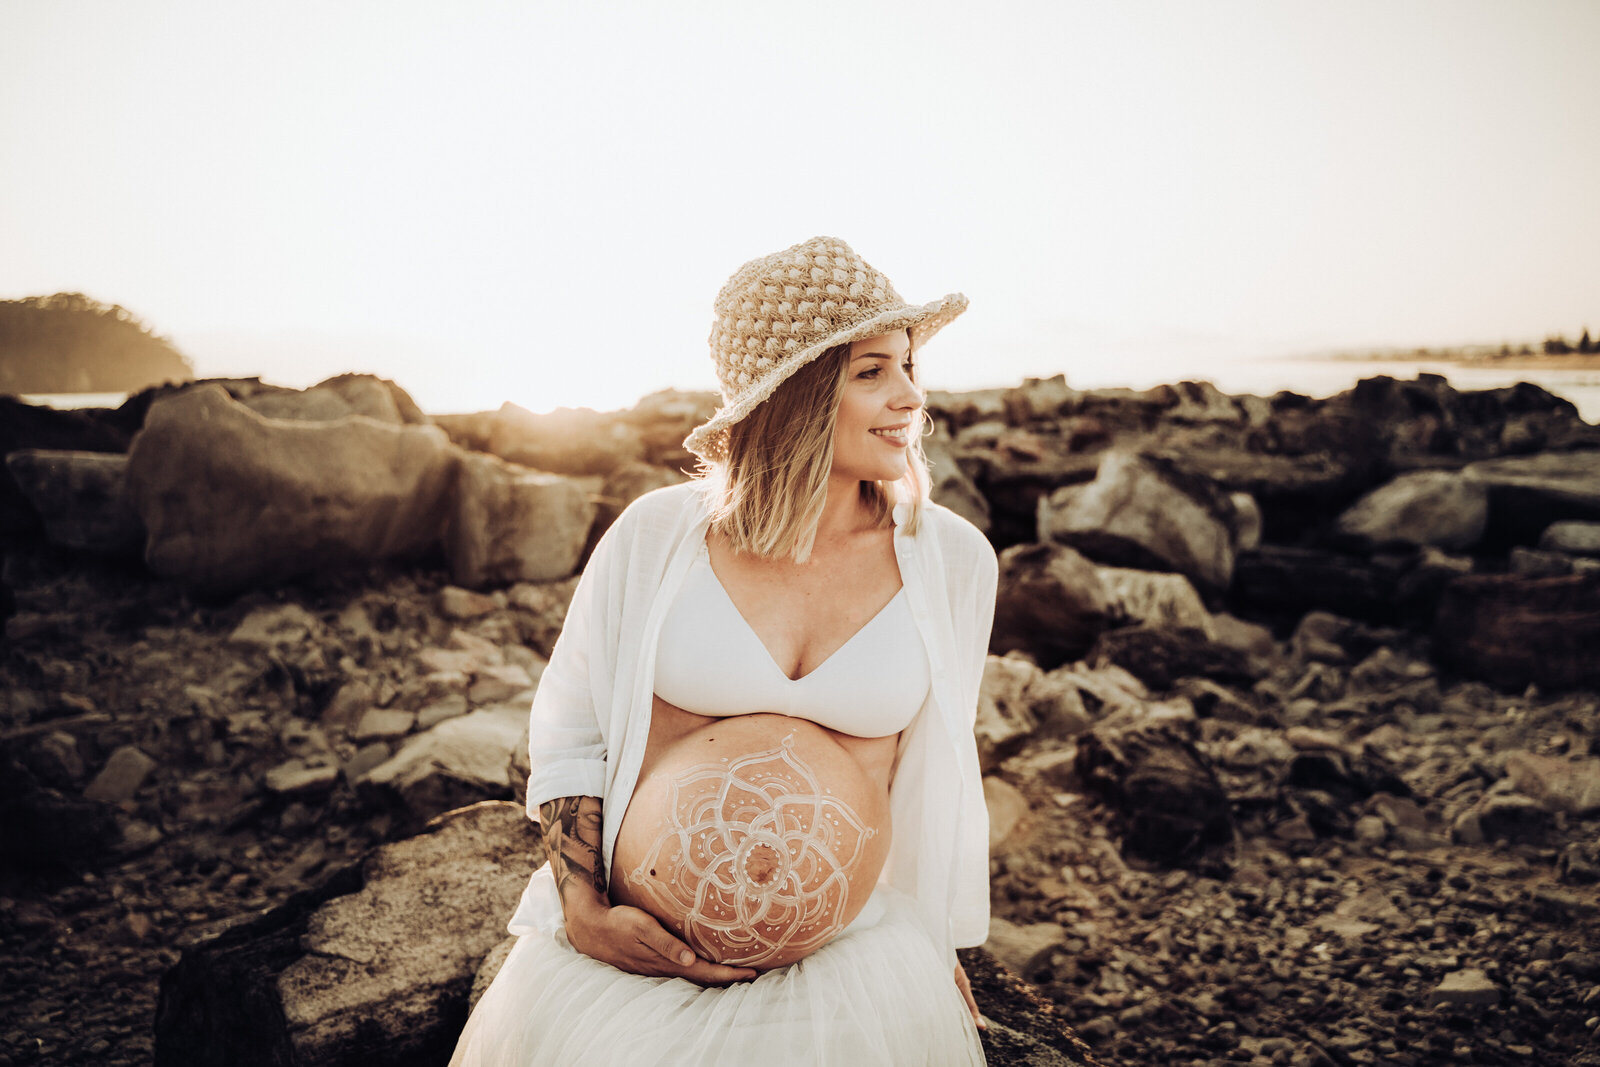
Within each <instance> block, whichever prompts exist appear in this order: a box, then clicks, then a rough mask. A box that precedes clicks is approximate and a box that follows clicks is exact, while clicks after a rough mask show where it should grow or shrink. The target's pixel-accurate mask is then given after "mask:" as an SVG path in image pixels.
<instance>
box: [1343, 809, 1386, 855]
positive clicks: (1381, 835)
mask: <svg viewBox="0 0 1600 1067" xmlns="http://www.w3.org/2000/svg"><path fill="white" fill-rule="evenodd" d="M1351 833H1352V835H1353V836H1354V837H1355V839H1356V840H1357V841H1359V842H1361V843H1362V844H1364V845H1367V846H1369V847H1370V846H1373V845H1381V844H1383V842H1384V839H1385V838H1387V837H1388V836H1389V827H1388V826H1386V825H1385V824H1384V821H1383V819H1381V818H1380V817H1378V816H1376V815H1363V816H1361V818H1359V819H1357V820H1356V823H1355V826H1354V827H1353V828H1352V830H1351Z"/></svg>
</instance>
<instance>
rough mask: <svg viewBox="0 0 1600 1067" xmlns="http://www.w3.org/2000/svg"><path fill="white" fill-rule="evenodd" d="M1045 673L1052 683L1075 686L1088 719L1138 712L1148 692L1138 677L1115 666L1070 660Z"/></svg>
mask: <svg viewBox="0 0 1600 1067" xmlns="http://www.w3.org/2000/svg"><path fill="white" fill-rule="evenodd" d="M1046 677H1047V678H1048V679H1049V680H1050V683H1051V685H1052V687H1066V688H1071V689H1072V690H1074V691H1075V692H1076V694H1077V701H1076V703H1077V705H1078V706H1081V707H1082V708H1083V709H1084V710H1085V711H1086V713H1087V714H1088V716H1089V717H1090V718H1091V719H1103V718H1108V717H1110V716H1112V715H1116V714H1128V715H1137V714H1140V713H1142V712H1143V710H1144V709H1145V707H1146V700H1147V699H1148V698H1149V696H1150V692H1149V690H1147V689H1146V688H1145V687H1144V684H1143V683H1142V682H1140V681H1139V679H1137V678H1135V677H1134V676H1133V675H1131V674H1129V673H1128V672H1127V671H1125V670H1123V669H1122V668H1121V667H1117V666H1101V667H1090V666H1088V665H1087V664H1084V663H1072V664H1068V665H1066V666H1063V667H1058V668H1057V669H1055V670H1053V671H1050V672H1049V673H1048V674H1047V675H1046ZM1036 684H1037V683H1036ZM1070 732H1075V733H1081V732H1082V731H1081V730H1075V731H1070Z"/></svg>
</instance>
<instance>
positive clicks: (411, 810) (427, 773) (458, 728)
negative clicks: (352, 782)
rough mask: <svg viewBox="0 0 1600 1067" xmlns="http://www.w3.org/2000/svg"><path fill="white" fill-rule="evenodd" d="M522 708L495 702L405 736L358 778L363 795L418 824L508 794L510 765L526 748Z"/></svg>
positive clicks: (526, 720)
mask: <svg viewBox="0 0 1600 1067" xmlns="http://www.w3.org/2000/svg"><path fill="white" fill-rule="evenodd" d="M527 730H528V708H527V705H525V704H501V705H496V706H493V707H488V708H484V709H482V710H480V711H474V712H472V713H470V714H467V715H461V716H458V717H456V718H452V719H445V720H444V721H443V722H441V723H439V724H438V725H437V726H435V727H433V729H431V730H428V731H426V732H425V733H420V734H417V735H415V736H413V737H410V738H407V739H406V741H405V742H404V743H403V744H401V746H400V750H399V751H398V752H396V753H395V754H394V755H393V756H392V757H391V758H389V759H388V760H386V761H385V762H383V763H381V764H379V765H378V766H377V767H374V768H373V769H372V770H370V771H368V772H367V774H366V776H365V777H364V778H363V779H362V780H361V785H362V788H363V789H364V790H366V791H368V792H372V793H376V794H378V795H380V796H384V797H387V798H388V799H390V800H392V801H395V802H398V804H399V805H400V806H401V808H402V810H403V812H404V816H405V819H406V820H407V821H408V822H409V823H410V824H411V825H415V826H420V825H422V824H423V823H425V822H427V821H428V820H429V819H431V818H433V817H434V816H436V815H439V814H441V813H443V812H446V811H449V810H450V809H452V808H457V807H461V806H462V805H465V804H473V803H477V802H478V801H481V800H506V799H509V798H510V797H511V795H512V784H511V776H512V763H513V760H514V759H515V758H516V756H517V753H518V750H519V749H525V748H526V746H527V743H528V742H527Z"/></svg>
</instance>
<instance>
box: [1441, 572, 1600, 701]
mask: <svg viewBox="0 0 1600 1067" xmlns="http://www.w3.org/2000/svg"><path fill="white" fill-rule="evenodd" d="M1597 648H1600V574H1574V575H1571V576H1569V577H1564V578H1534V579H1525V578H1518V577H1515V576H1511V575H1492V574H1473V575H1465V576H1463V577H1460V578H1456V579H1454V580H1453V581H1451V582H1450V584H1449V585H1447V586H1446V587H1445V590H1444V595H1443V597H1442V598H1441V600H1440V602H1439V609H1438V612H1437V615H1436V616H1435V619H1434V624H1433V649H1434V654H1435V656H1436V657H1437V658H1438V659H1439V660H1440V662H1442V663H1443V664H1445V665H1446V666H1448V667H1451V668H1452V669H1454V670H1457V671H1460V672H1461V673H1462V674H1465V675H1468V676H1469V677H1473V678H1482V679H1484V680H1485V681H1488V682H1491V683H1493V684H1495V685H1498V686H1503V687H1506V688H1514V689H1519V690H1520V689H1523V688H1525V687H1526V686H1527V685H1528V684H1529V683H1530V682H1531V683H1534V684H1537V685H1539V686H1541V687H1543V688H1547V689H1570V688H1588V689H1593V688H1596V687H1597V686H1600V656H1597V655H1595V651H1594V650H1595V649H1597Z"/></svg>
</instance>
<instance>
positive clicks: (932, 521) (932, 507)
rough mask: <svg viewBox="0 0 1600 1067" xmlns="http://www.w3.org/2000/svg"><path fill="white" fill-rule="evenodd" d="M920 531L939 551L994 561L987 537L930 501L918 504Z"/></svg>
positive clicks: (992, 549) (966, 521)
mask: <svg viewBox="0 0 1600 1067" xmlns="http://www.w3.org/2000/svg"><path fill="white" fill-rule="evenodd" d="M922 528H923V530H925V531H926V532H927V533H929V534H931V535H932V538H933V540H934V541H936V542H937V544H938V546H939V548H940V550H941V551H943V552H945V553H946V554H954V555H959V556H961V557H963V558H971V559H985V558H987V559H990V560H992V559H994V558H995V555H994V546H993V545H991V544H990V543H989V538H988V535H986V534H985V533H984V532H983V531H982V530H980V529H978V528H977V527H976V526H974V525H973V524H972V523H971V522H970V521H969V520H967V519H966V518H964V517H962V516H961V515H958V514H956V513H955V512H954V511H951V510H950V509H949V508H947V507H945V506H944V505H943V504H937V503H935V502H933V501H932V500H924V501H923V502H922Z"/></svg>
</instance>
